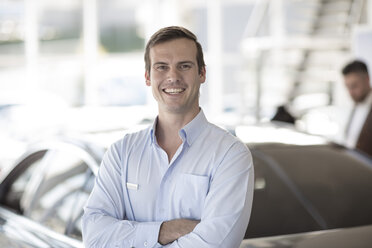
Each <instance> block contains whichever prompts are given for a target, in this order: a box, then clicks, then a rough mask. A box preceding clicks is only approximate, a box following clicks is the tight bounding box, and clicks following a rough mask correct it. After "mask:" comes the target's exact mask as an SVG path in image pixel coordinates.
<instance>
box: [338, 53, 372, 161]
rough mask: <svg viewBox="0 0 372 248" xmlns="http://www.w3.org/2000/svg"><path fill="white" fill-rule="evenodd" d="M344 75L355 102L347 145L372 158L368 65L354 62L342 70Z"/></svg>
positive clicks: (346, 139) (347, 127)
mask: <svg viewBox="0 0 372 248" xmlns="http://www.w3.org/2000/svg"><path fill="white" fill-rule="evenodd" d="M342 74H343V76H344V81H345V86H346V88H347V90H348V92H349V95H350V97H351V98H352V100H353V102H354V107H353V110H352V112H351V114H350V118H349V122H348V124H347V126H346V129H345V145H346V146H347V147H350V148H356V149H358V150H360V151H362V152H364V153H366V154H368V155H369V156H371V157H372V90H371V84H370V78H369V74H368V68H367V65H366V64H365V63H364V62H362V61H359V60H355V61H352V62H351V63H349V64H347V65H346V66H345V67H344V68H343V69H342Z"/></svg>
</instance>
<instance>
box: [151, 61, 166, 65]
mask: <svg viewBox="0 0 372 248" xmlns="http://www.w3.org/2000/svg"><path fill="white" fill-rule="evenodd" d="M167 64H168V63H165V62H161V61H158V62H155V63H154V64H153V65H167Z"/></svg>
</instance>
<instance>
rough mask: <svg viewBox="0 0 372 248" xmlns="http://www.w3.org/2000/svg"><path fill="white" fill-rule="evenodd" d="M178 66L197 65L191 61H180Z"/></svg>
mask: <svg viewBox="0 0 372 248" xmlns="http://www.w3.org/2000/svg"><path fill="white" fill-rule="evenodd" d="M177 64H193V65H195V63H194V62H193V61H191V60H185V61H180V62H178V63H177Z"/></svg>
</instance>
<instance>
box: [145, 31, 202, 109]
mask: <svg viewBox="0 0 372 248" xmlns="http://www.w3.org/2000/svg"><path fill="white" fill-rule="evenodd" d="M196 51H197V50H196V45H195V43H194V41H192V40H189V39H185V38H181V39H175V40H171V41H167V42H164V43H159V44H156V45H155V46H153V47H152V48H151V49H150V61H151V69H150V75H149V72H146V74H145V77H146V85H148V86H152V93H153V95H154V97H155V99H156V101H157V102H158V105H159V112H161V111H165V112H172V113H183V114H185V113H188V112H191V111H198V110H199V88H200V84H202V83H204V81H205V69H203V70H202V73H200V74H199V71H198V64H197V60H196Z"/></svg>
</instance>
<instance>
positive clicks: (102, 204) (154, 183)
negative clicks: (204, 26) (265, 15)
mask: <svg viewBox="0 0 372 248" xmlns="http://www.w3.org/2000/svg"><path fill="white" fill-rule="evenodd" d="M145 64H146V72H145V80H146V85H147V86H150V87H151V88H152V93H153V95H154V98H155V99H156V101H157V103H158V111H159V113H158V117H157V118H156V120H155V122H154V124H153V125H152V126H150V127H149V128H147V129H145V130H142V131H139V132H137V133H133V134H128V135H126V136H125V137H123V139H121V140H119V141H117V142H116V143H114V144H113V145H112V146H111V147H110V148H109V149H108V151H107V153H106V154H105V156H104V158H103V161H102V164H101V167H100V170H99V173H98V176H97V179H96V182H95V186H94V188H93V191H92V193H91V196H90V198H89V200H88V202H87V204H86V207H85V209H84V216H83V221H82V227H83V240H84V244H85V245H86V247H137V248H138V247H189V248H196V247H221V248H236V247H239V245H240V243H241V241H242V239H243V236H244V233H245V230H246V228H247V224H248V221H249V217H250V212H251V206H252V199H253V178H254V177H253V163H252V157H251V154H250V152H249V150H248V149H247V147H246V146H245V145H244V144H243V143H242V142H240V141H239V140H238V139H237V138H235V137H233V136H232V135H230V134H229V133H228V132H226V131H225V130H222V129H220V128H218V127H217V126H215V125H213V124H211V123H209V122H208V121H207V119H206V117H205V115H204V113H203V110H202V109H201V108H200V106H199V89H200V86H201V84H203V83H204V82H205V79H206V69H205V64H204V59H203V51H202V47H201V45H200V44H199V42H198V41H197V38H196V36H195V35H194V34H193V33H191V32H190V31H189V30H187V29H185V28H182V27H167V28H163V29H161V30H159V31H158V32H156V33H155V34H154V35H153V36H152V37H151V39H150V40H149V42H148V43H147V46H146V52H145Z"/></svg>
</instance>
